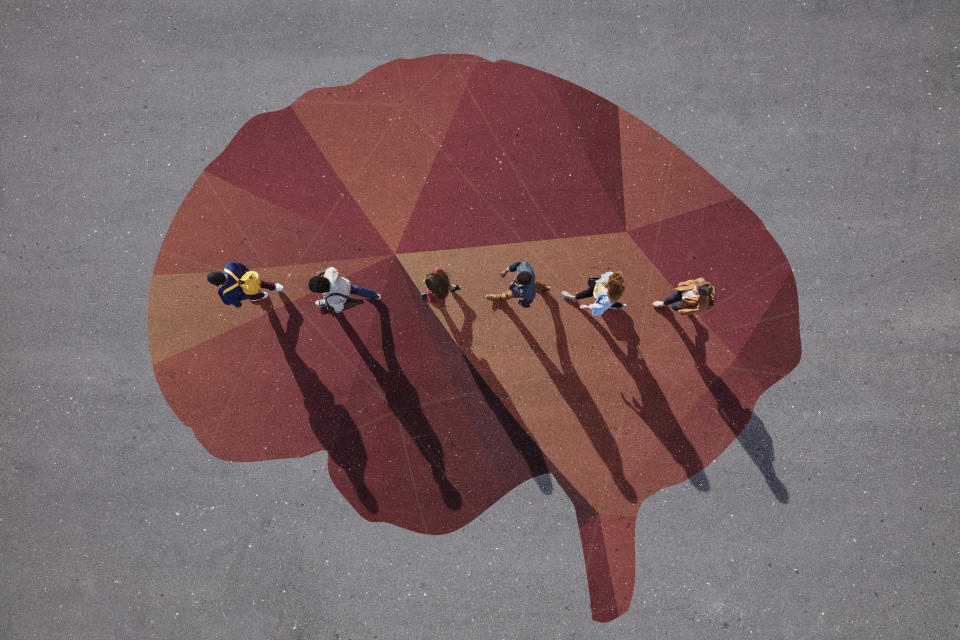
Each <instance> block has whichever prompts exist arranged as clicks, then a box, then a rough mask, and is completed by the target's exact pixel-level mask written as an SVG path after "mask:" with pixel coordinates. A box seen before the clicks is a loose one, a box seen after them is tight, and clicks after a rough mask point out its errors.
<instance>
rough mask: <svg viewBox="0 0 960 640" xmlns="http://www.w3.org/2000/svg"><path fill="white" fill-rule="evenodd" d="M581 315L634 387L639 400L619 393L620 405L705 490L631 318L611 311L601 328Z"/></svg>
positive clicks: (702, 476) (695, 460)
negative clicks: (622, 405) (634, 416)
mask: <svg viewBox="0 0 960 640" xmlns="http://www.w3.org/2000/svg"><path fill="white" fill-rule="evenodd" d="M583 315H584V317H586V318H587V320H588V321H589V322H590V324H592V325H593V327H594V328H595V329H596V330H597V331H598V332H599V333H600V336H601V337H602V338H603V339H604V341H605V342H606V343H607V346H609V347H610V351H612V352H613V355H614V356H615V357H616V358H617V360H619V361H620V364H622V365H623V368H624V369H626V370H627V373H629V374H630V377H631V378H633V382H634V384H636V385H637V392H638V393H639V394H640V399H639V400H637V399H636V398H633V399H632V400H627V398H626V396H624V395H623V394H622V393H621V394H620V396H621V397H622V398H623V401H624V403H625V404H626V405H627V406H628V407H630V408H631V409H632V410H633V412H634V413H636V414H637V415H638V416H640V419H641V420H643V421H644V423H646V425H647V426H648V427H649V428H650V430H651V431H652V432H653V434H654V435H655V436H656V437H657V439H658V440H660V442H661V444H663V446H664V448H666V450H667V451H669V452H670V455H671V456H673V459H674V460H675V461H676V463H677V464H678V465H680V467H681V468H682V469H683V470H684V472H685V473H686V474H687V477H688V478H689V479H690V484H692V485H693V486H694V487H696V488H697V489H698V490H700V491H709V490H710V481H709V480H708V479H707V475H706V473H704V471H703V467H704V465H703V460H701V459H700V455H699V454H698V453H697V450H696V449H695V448H694V446H693V443H692V442H690V440H689V439H688V438H687V436H686V434H685V433H684V432H683V429H682V428H681V427H680V422H679V421H678V420H677V417H676V416H675V415H674V413H673V410H672V409H671V408H670V403H669V401H668V400H667V396H666V394H664V393H663V389H662V388H661V387H660V383H659V382H657V379H656V378H655V377H654V376H653V373H652V372H651V371H650V367H648V366H647V362H646V360H645V359H644V358H643V354H642V353H641V352H640V336H639V335H637V330H636V327H634V325H633V318H631V317H630V316H628V315H627V314H625V313H621V312H618V311H611V312H608V313H605V314H604V315H603V318H604V320H605V321H606V324H607V326H606V327H604V326H603V325H601V324H600V323H599V322H598V321H597V319H596V318H594V317H593V316H592V315H590V314H589V313H586V312H584V313H583ZM617 340H620V341H622V342H626V343H627V350H626V351H624V350H623V349H622V348H621V347H620V345H619V344H618V343H617Z"/></svg>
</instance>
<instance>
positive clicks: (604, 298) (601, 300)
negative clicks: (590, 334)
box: [580, 291, 613, 317]
mask: <svg viewBox="0 0 960 640" xmlns="http://www.w3.org/2000/svg"><path fill="white" fill-rule="evenodd" d="M611 304H613V303H612V302H610V296H608V295H607V293H606V292H605V291H604V292H603V293H601V294H600V295H599V296H597V299H596V300H594V301H593V303H592V304H586V305H585V304H582V305H580V308H581V309H590V314H591V315H593V316H594V317H596V316H601V315H603V312H604V311H606V310H607V309H609V308H610V305H611Z"/></svg>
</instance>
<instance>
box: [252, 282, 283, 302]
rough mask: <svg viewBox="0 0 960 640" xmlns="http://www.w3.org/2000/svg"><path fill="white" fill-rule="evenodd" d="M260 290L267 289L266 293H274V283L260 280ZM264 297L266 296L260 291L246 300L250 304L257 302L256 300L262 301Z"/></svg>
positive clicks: (275, 287) (275, 286)
mask: <svg viewBox="0 0 960 640" xmlns="http://www.w3.org/2000/svg"><path fill="white" fill-rule="evenodd" d="M260 288H261V289H267V290H268V291H276V289H277V285H276V283H275V282H267V281H266V280H261V281H260ZM265 297H266V296H265V295H264V293H263V292H262V291H261V292H260V293H258V294H257V295H255V296H251V297H250V298H248V300H250V301H251V302H257V301H258V300H263V299H264V298H265Z"/></svg>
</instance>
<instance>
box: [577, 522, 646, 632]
mask: <svg viewBox="0 0 960 640" xmlns="http://www.w3.org/2000/svg"><path fill="white" fill-rule="evenodd" d="M636 520H637V519H636V517H634V516H616V515H605V514H601V515H597V516H594V517H593V518H590V519H589V520H587V521H585V522H581V523H580V542H581V544H582V545H583V557H584V561H585V563H586V565H587V585H588V587H589V589H590V610H591V612H592V614H593V619H594V620H596V621H597V622H609V621H610V620H614V619H616V618H619V617H620V616H621V615H623V613H624V612H625V611H626V610H627V609H629V608H630V600H631V599H632V598H633V585H634V581H635V580H636V577H635V576H636V560H635V558H636V546H635V543H634V538H635V527H636Z"/></svg>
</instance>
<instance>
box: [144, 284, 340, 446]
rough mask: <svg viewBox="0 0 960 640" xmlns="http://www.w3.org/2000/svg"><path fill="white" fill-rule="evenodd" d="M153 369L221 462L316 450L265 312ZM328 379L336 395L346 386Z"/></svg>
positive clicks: (178, 409) (179, 413)
mask: <svg viewBox="0 0 960 640" xmlns="http://www.w3.org/2000/svg"><path fill="white" fill-rule="evenodd" d="M308 304H312V302H311V301H308V300H302V301H299V306H301V307H303V308H306V306H307V305H308ZM314 311H316V308H315V307H314ZM154 372H155V373H156V376H157V382H158V383H159V385H160V390H161V391H162V392H163V395H164V396H165V397H166V398H168V399H174V398H175V399H176V400H175V401H173V402H170V406H171V408H172V409H173V410H174V412H175V413H176V414H177V417H178V418H180V420H181V421H182V422H183V423H184V424H185V425H187V426H189V427H191V428H192V429H193V430H194V433H195V434H196V437H197V440H199V441H200V443H201V444H202V445H203V446H204V448H206V449H207V451H209V452H210V453H211V454H213V455H214V456H216V457H218V458H220V459H222V460H230V461H233V462H246V461H254V460H273V459H276V458H295V457H299V456H304V455H307V454H309V453H313V452H314V451H319V450H320V449H321V447H320V446H319V445H318V443H317V440H316V438H315V437H314V436H313V435H312V434H311V432H310V428H309V425H308V423H307V412H306V411H305V410H304V404H303V398H302V396H301V395H300V392H299V390H298V387H297V384H296V383H295V381H294V379H293V376H292V375H291V373H290V370H289V367H287V365H286V364H285V362H284V359H283V356H282V354H281V351H280V348H279V347H278V345H277V341H276V338H275V337H274V334H273V331H272V330H271V328H270V324H269V321H268V319H267V316H266V315H264V316H263V317H262V318H258V319H257V320H254V321H251V322H248V323H247V324H245V325H243V326H241V327H237V328H236V329H233V330H232V331H227V332H225V333H223V334H221V335H219V336H217V337H216V338H214V339H212V340H208V341H207V342H203V343H201V344H198V345H197V346H196V347H193V348H191V349H188V350H187V351H184V352H182V353H180V354H177V355H175V356H173V357H171V358H167V359H166V360H162V361H160V362H157V363H156V364H155V365H154ZM326 384H328V385H330V386H331V387H332V389H331V392H332V393H334V394H338V392H339V393H343V391H345V389H344V388H343V386H342V385H341V386H340V388H338V385H337V380H333V381H328V382H327V383H326Z"/></svg>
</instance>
